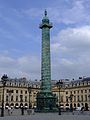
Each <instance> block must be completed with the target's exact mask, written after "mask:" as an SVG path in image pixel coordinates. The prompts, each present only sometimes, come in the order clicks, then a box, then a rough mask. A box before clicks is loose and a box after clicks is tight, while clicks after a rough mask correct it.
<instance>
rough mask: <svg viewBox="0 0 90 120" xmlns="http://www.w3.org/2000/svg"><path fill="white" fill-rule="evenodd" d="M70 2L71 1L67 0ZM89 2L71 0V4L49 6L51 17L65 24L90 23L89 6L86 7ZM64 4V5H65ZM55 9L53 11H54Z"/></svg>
mask: <svg viewBox="0 0 90 120" xmlns="http://www.w3.org/2000/svg"><path fill="white" fill-rule="evenodd" d="M67 3H69V1H67ZM87 4H88V2H86V1H84V0H71V2H70V5H67V4H66V5H65V6H64V5H62V6H60V7H55V8H52V7H49V8H48V11H49V13H50V18H51V19H52V21H55V22H57V23H64V24H67V25H68V24H75V25H76V24H77V25H79V24H82V23H83V24H88V23H90V14H88V11H89V8H87V7H86V5H87ZM63 6H64V7H63ZM52 11H53V12H52Z"/></svg>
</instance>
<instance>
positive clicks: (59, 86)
mask: <svg viewBox="0 0 90 120" xmlns="http://www.w3.org/2000/svg"><path fill="white" fill-rule="evenodd" d="M56 85H57V87H58V90H59V108H58V109H59V115H61V107H60V88H61V87H62V85H63V82H62V81H60V80H59V81H58V82H57V83H56Z"/></svg>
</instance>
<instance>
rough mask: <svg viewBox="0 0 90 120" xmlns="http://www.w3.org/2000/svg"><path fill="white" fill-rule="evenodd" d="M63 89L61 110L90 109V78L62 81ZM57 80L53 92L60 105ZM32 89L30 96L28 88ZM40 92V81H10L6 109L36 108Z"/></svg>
mask: <svg viewBox="0 0 90 120" xmlns="http://www.w3.org/2000/svg"><path fill="white" fill-rule="evenodd" d="M62 81H63V87H62V88H61V89H60V104H61V108H64V109H66V108H70V104H72V107H73V108H77V107H82V106H88V107H89V108H90V78H89V77H88V78H83V79H79V80H72V81H69V80H68V81H67V80H62ZM56 83H57V80H52V92H53V93H54V94H56V96H57V106H58V105H59V90H58V88H57V86H56ZM29 87H31V93H30V96H29V91H28V88H29ZM39 91H40V81H37V80H35V81H28V80H26V79H25V78H21V79H10V80H8V81H7V82H6V85H5V87H4V107H7V106H11V107H13V106H14V107H17V108H18V107H21V106H24V107H29V102H30V104H31V106H32V107H36V95H37V93H38V92H39ZM2 95H3V92H2V83H1V82H0V107H1V106H2ZM29 97H30V101H29Z"/></svg>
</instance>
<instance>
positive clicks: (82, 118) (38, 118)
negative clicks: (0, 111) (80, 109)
mask: <svg viewBox="0 0 90 120" xmlns="http://www.w3.org/2000/svg"><path fill="white" fill-rule="evenodd" d="M12 119H13V120H51V119H52V120H86V119H87V120H90V114H88V115H87V114H83V115H81V114H79V115H78V114H75V115H72V114H71V113H69V114H68V113H65V114H62V115H58V113H35V115H23V116H21V115H12V116H5V117H3V118H2V117H0V120H12Z"/></svg>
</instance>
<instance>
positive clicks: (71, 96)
mask: <svg viewBox="0 0 90 120" xmlns="http://www.w3.org/2000/svg"><path fill="white" fill-rule="evenodd" d="M69 99H70V111H71V112H73V107H72V99H73V94H71V95H70V97H69Z"/></svg>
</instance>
